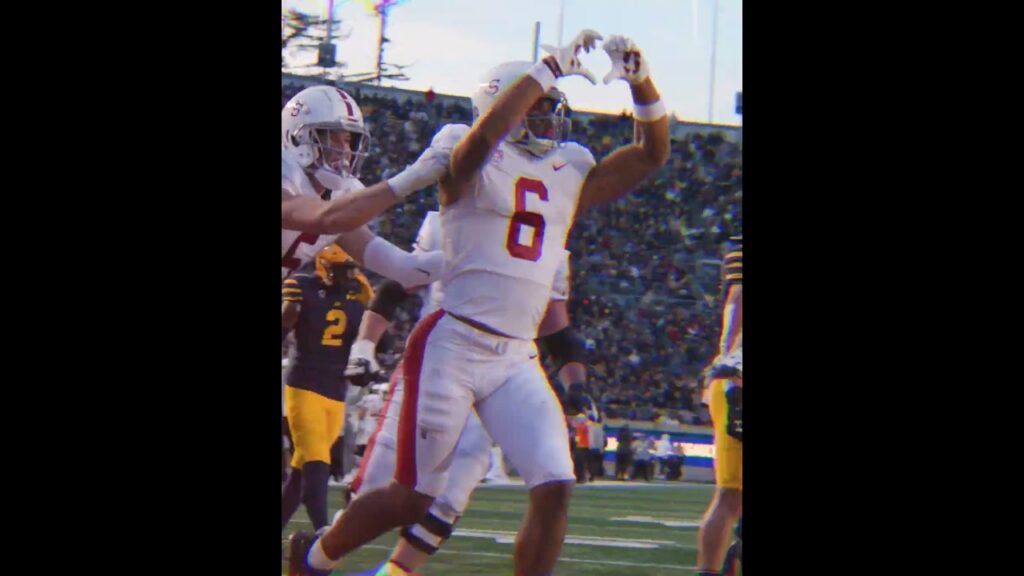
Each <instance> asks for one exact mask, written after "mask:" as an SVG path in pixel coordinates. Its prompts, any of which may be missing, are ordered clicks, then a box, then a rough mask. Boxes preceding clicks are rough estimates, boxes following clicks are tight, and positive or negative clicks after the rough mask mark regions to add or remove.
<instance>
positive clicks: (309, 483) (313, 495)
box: [302, 461, 331, 530]
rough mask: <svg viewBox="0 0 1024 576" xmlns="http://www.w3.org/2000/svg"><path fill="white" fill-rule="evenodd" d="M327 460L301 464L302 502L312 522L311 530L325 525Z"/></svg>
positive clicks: (328, 473) (328, 469) (328, 471)
mask: <svg viewBox="0 0 1024 576" xmlns="http://www.w3.org/2000/svg"><path fill="white" fill-rule="evenodd" d="M330 473H331V471H330V465H328V464H327V462H319V461H317V462H306V463H305V464H303V465H302V503H303V505H305V506H306V513H307V514H309V520H310V522H312V523H313V530H319V529H321V528H323V527H324V526H327V477H328V476H330Z"/></svg>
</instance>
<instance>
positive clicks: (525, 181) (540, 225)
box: [505, 178, 548, 262]
mask: <svg viewBox="0 0 1024 576" xmlns="http://www.w3.org/2000/svg"><path fill="white" fill-rule="evenodd" d="M515 187H516V211H515V212H514V213H513V214H512V219H511V221H510V222H509V224H508V235H507V236H506V238H505V247H506V248H507V249H508V253H509V254H511V255H512V257H513V258H519V259H522V260H530V261H532V262H536V261H537V260H540V256H541V250H542V246H543V244H544V215H543V214H538V213H537V212H527V211H526V194H527V192H530V193H533V194H536V195H537V197H538V198H540V199H541V200H542V201H544V202H547V201H548V189H547V187H546V186H544V183H543V182H541V181H540V180H534V179H533V178H517V179H516V184H515ZM523 226H529V227H531V228H533V238H531V239H530V243H529V244H520V243H519V230H520V228H521V227H523Z"/></svg>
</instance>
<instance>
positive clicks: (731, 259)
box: [722, 236, 743, 290]
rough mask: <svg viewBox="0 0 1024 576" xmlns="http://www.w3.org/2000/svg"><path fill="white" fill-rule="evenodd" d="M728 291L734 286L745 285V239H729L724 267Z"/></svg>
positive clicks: (735, 237)
mask: <svg viewBox="0 0 1024 576" xmlns="http://www.w3.org/2000/svg"><path fill="white" fill-rule="evenodd" d="M722 275H723V277H724V280H725V284H724V287H725V289H726V290H728V289H729V288H731V287H733V286H742V285H743V238H742V237H741V236H734V237H732V238H729V245H728V251H727V252H726V254H725V265H724V266H723V267H722Z"/></svg>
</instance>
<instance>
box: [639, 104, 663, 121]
mask: <svg viewBox="0 0 1024 576" xmlns="http://www.w3.org/2000/svg"><path fill="white" fill-rule="evenodd" d="M665 114H666V112H665V103H664V102H662V101H661V100H660V99H659V100H658V101H657V102H652V103H651V104H634V105H633V117H634V118H636V119H637V120H640V121H641V122H653V121H655V120H660V119H661V117H662V116H664V115H665Z"/></svg>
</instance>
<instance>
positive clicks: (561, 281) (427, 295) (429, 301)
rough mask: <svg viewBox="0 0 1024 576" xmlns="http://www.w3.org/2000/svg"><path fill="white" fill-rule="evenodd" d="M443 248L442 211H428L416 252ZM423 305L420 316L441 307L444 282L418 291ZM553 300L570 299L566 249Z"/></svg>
mask: <svg viewBox="0 0 1024 576" xmlns="http://www.w3.org/2000/svg"><path fill="white" fill-rule="evenodd" d="M440 249H441V221H440V213H439V212H437V211H436V210H431V211H430V212H427V215H426V216H424V217H423V224H421V225H420V231H419V232H418V233H417V234H416V243H415V244H414V245H413V251H414V252H424V253H426V252H433V251H435V250H440ZM416 294H417V295H418V296H419V297H420V299H421V300H423V306H422V307H421V308H420V318H423V317H425V316H427V315H428V314H430V313H432V312H434V311H435V310H437V309H438V308H440V307H441V300H442V297H443V296H444V287H443V285H442V282H441V281H440V280H438V281H437V282H432V283H430V284H429V285H427V286H425V287H423V288H421V289H420V290H419V291H418V292H417V293H416ZM551 299H552V300H568V299H569V251H568V250H566V251H565V257H564V258H563V259H562V260H560V261H559V263H558V269H557V270H556V271H555V282H554V284H553V285H552V286H551Z"/></svg>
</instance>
